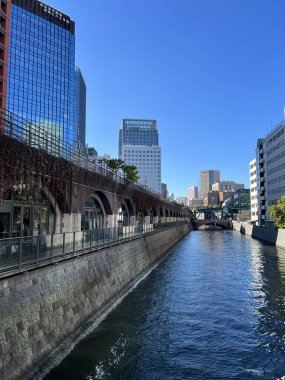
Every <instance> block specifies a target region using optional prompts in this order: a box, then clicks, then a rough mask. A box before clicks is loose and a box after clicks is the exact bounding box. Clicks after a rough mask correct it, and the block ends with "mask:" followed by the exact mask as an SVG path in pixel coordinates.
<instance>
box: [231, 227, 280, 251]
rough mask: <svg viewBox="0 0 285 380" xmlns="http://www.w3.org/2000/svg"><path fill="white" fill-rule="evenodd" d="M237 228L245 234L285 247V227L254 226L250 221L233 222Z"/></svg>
mask: <svg viewBox="0 0 285 380" xmlns="http://www.w3.org/2000/svg"><path fill="white" fill-rule="evenodd" d="M233 227H234V229H235V230H237V231H240V232H241V233H243V234H245V235H249V236H251V237H253V238H255V239H258V240H262V241H264V242H267V243H270V244H272V245H276V246H277V247H280V248H285V229H282V228H279V229H277V228H274V227H261V226H254V225H252V224H248V223H239V222H235V221H234V222H233Z"/></svg>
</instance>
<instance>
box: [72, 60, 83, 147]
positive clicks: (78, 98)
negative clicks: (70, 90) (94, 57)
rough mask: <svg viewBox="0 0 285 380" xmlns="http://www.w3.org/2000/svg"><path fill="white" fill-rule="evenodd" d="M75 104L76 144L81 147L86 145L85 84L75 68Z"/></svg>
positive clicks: (79, 72)
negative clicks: (76, 122)
mask: <svg viewBox="0 0 285 380" xmlns="http://www.w3.org/2000/svg"><path fill="white" fill-rule="evenodd" d="M74 87H75V88H74V90H75V104H76V120H77V121H78V127H77V128H78V132H77V133H78V142H79V143H80V145H81V146H82V147H85V145H86V141H85V138H86V84H85V81H84V78H83V75H82V72H81V70H80V68H79V67H78V66H76V67H75V86H74Z"/></svg>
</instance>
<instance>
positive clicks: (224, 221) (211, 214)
mask: <svg viewBox="0 0 285 380" xmlns="http://www.w3.org/2000/svg"><path fill="white" fill-rule="evenodd" d="M202 226H214V227H219V228H224V229H232V228H233V226H232V222H231V220H229V219H228V218H227V215H226V214H225V213H224V212H223V209H222V208H205V209H197V210H195V212H194V221H193V228H194V229H199V228H200V227H202Z"/></svg>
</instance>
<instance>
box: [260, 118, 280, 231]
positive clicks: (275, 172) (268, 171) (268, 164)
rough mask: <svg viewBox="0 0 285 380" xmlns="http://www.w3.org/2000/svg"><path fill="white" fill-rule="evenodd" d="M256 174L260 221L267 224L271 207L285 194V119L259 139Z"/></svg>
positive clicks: (261, 223)
mask: <svg viewBox="0 0 285 380" xmlns="http://www.w3.org/2000/svg"><path fill="white" fill-rule="evenodd" d="M256 176H257V177H256V183H257V199H258V223H259V224H260V225H265V224H267V222H270V217H269V207H270V206H271V205H274V204H276V202H277V201H278V199H280V197H281V196H282V195H285V121H282V122H281V123H280V124H278V125H277V126H276V127H275V128H274V129H273V130H272V131H271V132H270V133H269V134H268V135H267V136H266V137H265V138H262V139H258V141H257V148H256Z"/></svg>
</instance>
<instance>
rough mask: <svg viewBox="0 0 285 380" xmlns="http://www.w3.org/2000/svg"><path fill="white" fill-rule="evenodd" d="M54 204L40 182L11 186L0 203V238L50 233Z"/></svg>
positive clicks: (53, 216)
mask: <svg viewBox="0 0 285 380" xmlns="http://www.w3.org/2000/svg"><path fill="white" fill-rule="evenodd" d="M55 207H56V205H53V203H52V202H51V200H50V198H49V197H48V195H47V192H45V191H44V190H43V189H41V188H40V186H37V187H35V186H33V187H31V186H27V185H23V184H21V185H15V186H13V187H11V188H10V189H9V190H7V192H6V195H5V200H4V201H3V202H2V204H1V205H0V238H7V237H20V236H38V235H47V234H52V233H54V232H55V224H56V215H55Z"/></svg>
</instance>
